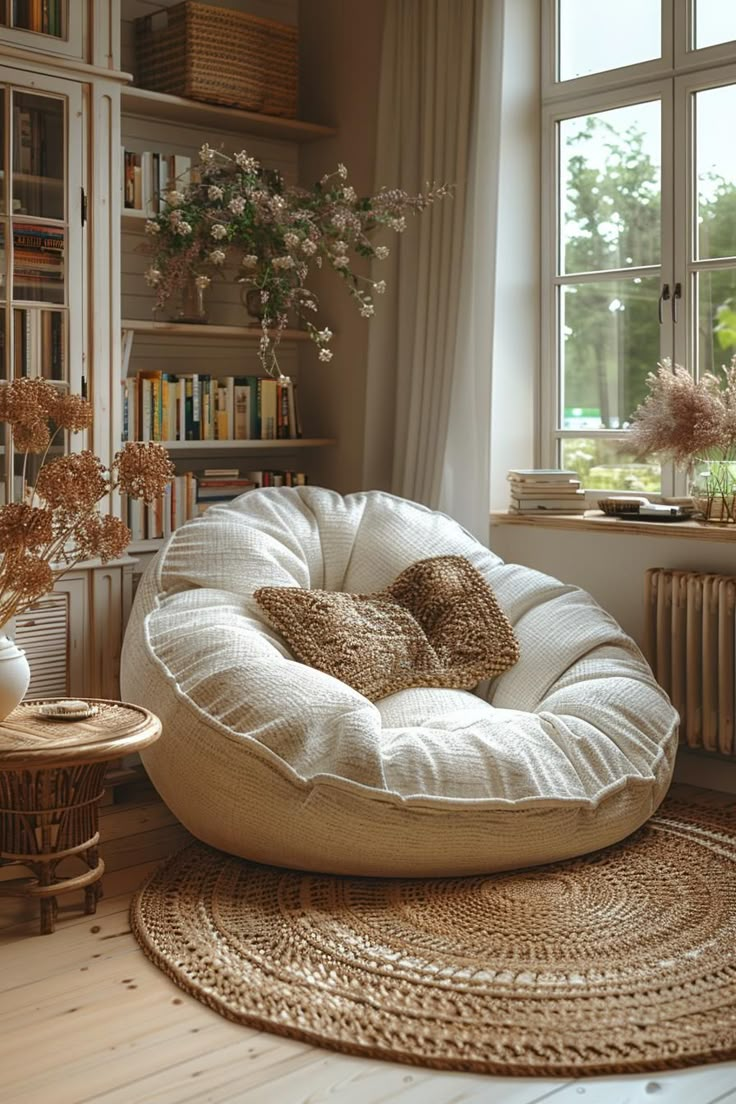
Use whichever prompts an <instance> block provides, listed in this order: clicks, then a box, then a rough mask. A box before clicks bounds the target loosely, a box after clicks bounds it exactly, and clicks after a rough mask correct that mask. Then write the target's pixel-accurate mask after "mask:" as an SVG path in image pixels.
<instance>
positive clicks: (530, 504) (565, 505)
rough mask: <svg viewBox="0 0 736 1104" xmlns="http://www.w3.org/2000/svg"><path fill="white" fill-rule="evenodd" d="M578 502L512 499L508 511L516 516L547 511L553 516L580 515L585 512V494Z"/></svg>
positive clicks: (553, 499)
mask: <svg viewBox="0 0 736 1104" xmlns="http://www.w3.org/2000/svg"><path fill="white" fill-rule="evenodd" d="M581 494H582V498H581V499H580V500H579V501H577V502H576V501H575V499H570V498H522V499H518V498H512V499H511V505H510V506H509V509H510V510H511V511H512V512H513V513H517V514H526V513H530V514H537V513H539V512H540V511H545V510H546V511H547V512H548V513H554V514H562V513H568V514H582V513H584V511H585V492H584V491H583V492H581Z"/></svg>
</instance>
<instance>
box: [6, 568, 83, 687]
mask: <svg viewBox="0 0 736 1104" xmlns="http://www.w3.org/2000/svg"><path fill="white" fill-rule="evenodd" d="M88 607H89V602H88V597H87V577H86V574H85V573H83V572H79V573H78V574H75V575H72V574H70V575H67V576H65V577H64V578H63V579H60V580H59V581H58V582H57V584H56V589H55V590H54V591H53V592H52V593H51V594H46V595H44V597H43V598H41V599H40V600H39V601H38V602H36V603H35V605H33V606H30V607H29V609H27V610H24V611H23V613H19V614H18V615H17V616H16V618H15V621H14V623H12V622H11V624H10V625H9V635H11V636H12V638H13V640H15V642H16V644H17V645H18V647H19V648H23V650H24V651H25V653H26V658H27V659H28V663H29V665H30V668H31V682H30V685H29V687H28V693H27V695H26V697H28V698H42V697H69V696H71V697H83V696H85V695H86V694H88V693H89V690H88V682H89V679H88V675H87V646H86V632H85V629H86V623H87V617H88Z"/></svg>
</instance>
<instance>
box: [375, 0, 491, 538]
mask: <svg viewBox="0 0 736 1104" xmlns="http://www.w3.org/2000/svg"><path fill="white" fill-rule="evenodd" d="M502 24H503V0H389V3H388V4H387V6H386V24H385V29H384V40H383V53H382V60H381V82H380V100H379V117H378V149H377V158H376V186H377V187H380V186H381V185H383V184H388V185H398V186H399V187H401V188H404V189H406V190H407V191H410V192H415V191H422V190H423V189H425V188H426V187H427V185H428V183H432V182H448V183H450V182H451V183H454V184H455V185H456V190H455V195H454V198H453V199H451V200H441V201H439V202H438V203H437V204H436V205H435V206H434V207H432V208H430V209H429V210H428V211H426V212H424V213H423V214H422V215H420V216H419V217H418V218H416V219H410V221H409V226H408V229H407V230H406V231H405V233H404V234H403V235H401V236H400V237H399V238H397V237H396V236H394V238H393V240H390V239H388V238H387V239H386V244H388V245H389V246H390V247H391V250H392V252H391V256H390V257H389V259H388V260H387V261H384V262H380V263H378V262H377V263H376V266H375V278H376V279H379V278H381V279H384V278H385V279H386V281H387V284H388V291H387V294H386V301H381V302H380V303H379V309H378V310H377V312H376V317H375V318H374V320H373V322H372V324H371V330H370V336H369V350H368V377H367V393H366V442H365V468H364V483H365V485H366V486H371V487H382V488H384V489H388V490H391V491H393V492H394V493H395V494H399V495H402V496H404V497H406V498H411V499H414V500H416V501H419V502H424V503H425V504H426V505H428V506H431V507H435V508H441V509H443V510H445V511H446V512H447V513H449V514H451V515H452V516H454V517H456V518H457V520H458V521H460V522H461V523H462V524H464V525H465V526H466V527H467V528H468V529H470V530H471V531H472V532H474V533H476V535H478V536H479V537H480V538H481V539H483V540H487V537H488V513H489V498H490V492H489V466H490V459H489V456H490V390H491V349H492V333H493V299H494V276H495V248H494V238H495V233H494V227H495V220H496V194H497V164H498V146H499V141H500V123H499V120H500V93H501V58H502V52H501V39H502V31H503V26H502Z"/></svg>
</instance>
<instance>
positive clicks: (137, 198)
mask: <svg viewBox="0 0 736 1104" xmlns="http://www.w3.org/2000/svg"><path fill="white" fill-rule="evenodd" d="M121 154H122V159H121V160H122V193H123V207H124V209H125V210H129V211H140V212H142V213H143V214H145V215H148V216H149V217H152V216H153V215H157V214H158V213H159V211H161V210H162V209H163V197H164V195H165V193H166V192H168V191H171V190H172V189H173V188H177V189H179V190H182V189H183V188H186V186H187V185H188V184H189V181H190V180H191V175H192V160H191V158H190V157H187V156H185V155H184V154H179V153H162V152H161V151H160V150H140V151H139V150H129V149H126V148H125V147H124V146H123V147H122V148H121Z"/></svg>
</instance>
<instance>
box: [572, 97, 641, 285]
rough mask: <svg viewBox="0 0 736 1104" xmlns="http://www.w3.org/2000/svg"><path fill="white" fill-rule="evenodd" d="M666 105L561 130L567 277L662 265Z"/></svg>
mask: <svg viewBox="0 0 736 1104" xmlns="http://www.w3.org/2000/svg"><path fill="white" fill-rule="evenodd" d="M660 115H661V112H660V103H659V100H653V101H650V102H648V103H639V104H633V105H632V106H630V107H619V108H616V109H614V110H612V111H600V112H598V113H597V114H594V115H580V116H577V117H575V118H573V119H564V120H563V121H562V122H561V123H560V124H559V127H560V132H559V133H560V162H561V179H560V208H561V210H560V234H561V242H560V255H561V257H562V258H563V264H564V268H563V271H564V272H599V271H602V270H605V269H610V268H627V267H631V266H632V265H637V266H639V265H649V264H657V263H658V262H659V258H660V201H661V175H662V174H661V137H660V131H661V123H660Z"/></svg>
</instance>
